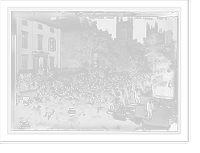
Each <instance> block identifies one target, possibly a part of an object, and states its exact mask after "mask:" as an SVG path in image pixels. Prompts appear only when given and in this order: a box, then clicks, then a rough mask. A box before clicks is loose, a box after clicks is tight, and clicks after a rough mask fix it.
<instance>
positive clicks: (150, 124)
mask: <svg viewBox="0 0 200 153" xmlns="http://www.w3.org/2000/svg"><path fill="white" fill-rule="evenodd" d="M21 94H22V96H19V95H17V97H16V100H17V103H18V102H19V100H20V99H22V97H24V96H29V97H30V98H33V97H36V96H37V93H36V91H29V92H22V93H21ZM50 95H53V91H52V90H50ZM149 98H153V97H152V94H151V88H147V89H146V90H145V91H144V94H143V95H142V96H141V103H140V104H138V105H137V106H135V105H134V104H135V99H134V93H133V92H132V95H131V99H130V104H129V105H127V106H128V107H133V108H135V110H136V111H135V117H137V118H141V119H144V124H143V127H144V128H146V129H162V130H164V129H167V128H168V126H169V124H168V119H169V118H174V109H172V108H159V107H155V108H154V111H153V116H152V119H151V120H150V121H148V120H147V112H146V103H147V100H148V99H149ZM111 109H112V108H111ZM115 111H116V112H115V113H123V112H120V111H119V110H117V109H116V110H115ZM120 120H124V119H123V118H121V119H120Z"/></svg>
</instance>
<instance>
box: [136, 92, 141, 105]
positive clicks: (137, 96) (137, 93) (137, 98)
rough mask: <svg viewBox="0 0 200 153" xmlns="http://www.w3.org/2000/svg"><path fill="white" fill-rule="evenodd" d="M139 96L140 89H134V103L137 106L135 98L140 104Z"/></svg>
mask: <svg viewBox="0 0 200 153" xmlns="http://www.w3.org/2000/svg"><path fill="white" fill-rule="evenodd" d="M140 96H141V93H140V90H139V89H136V90H135V105H136V106H137V100H138V101H139V104H140Z"/></svg>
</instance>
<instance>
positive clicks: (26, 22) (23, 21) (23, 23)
mask: <svg viewBox="0 0 200 153" xmlns="http://www.w3.org/2000/svg"><path fill="white" fill-rule="evenodd" d="M22 25H23V26H28V21H27V20H22ZM38 29H40V30H43V25H42V24H38ZM50 32H51V33H54V28H50Z"/></svg>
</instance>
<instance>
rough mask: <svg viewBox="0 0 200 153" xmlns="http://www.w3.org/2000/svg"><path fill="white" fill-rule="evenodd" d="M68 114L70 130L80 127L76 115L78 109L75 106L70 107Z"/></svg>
mask: <svg viewBox="0 0 200 153" xmlns="http://www.w3.org/2000/svg"><path fill="white" fill-rule="evenodd" d="M67 114H68V115H69V117H68V124H69V126H70V130H75V129H77V128H78V124H79V122H78V117H77V116H76V111H75V110H74V108H69V110H68V111H67Z"/></svg>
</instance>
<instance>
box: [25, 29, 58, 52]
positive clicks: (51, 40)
mask: <svg viewBox="0 0 200 153" xmlns="http://www.w3.org/2000/svg"><path fill="white" fill-rule="evenodd" d="M21 32H22V48H24V49H27V48H28V32H27V31H21ZM37 49H38V50H43V35H41V34H37ZM48 51H51V52H54V51H56V39H55V38H54V37H49V39H48Z"/></svg>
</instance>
